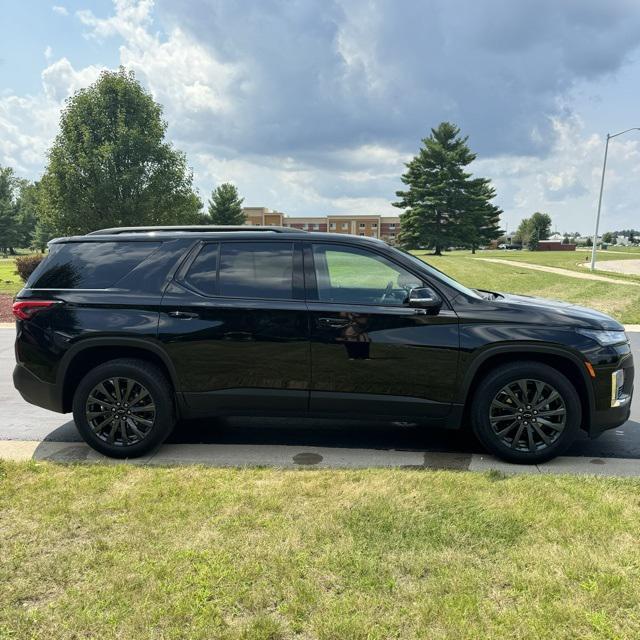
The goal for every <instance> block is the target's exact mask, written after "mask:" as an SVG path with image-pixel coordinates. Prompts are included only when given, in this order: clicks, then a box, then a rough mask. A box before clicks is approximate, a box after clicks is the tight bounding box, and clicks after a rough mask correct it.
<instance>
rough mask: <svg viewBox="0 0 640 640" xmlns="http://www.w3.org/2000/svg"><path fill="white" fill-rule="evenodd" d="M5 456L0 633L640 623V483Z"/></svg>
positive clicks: (588, 633) (585, 629) (390, 632)
mask: <svg viewBox="0 0 640 640" xmlns="http://www.w3.org/2000/svg"><path fill="white" fill-rule="evenodd" d="M0 471H1V472H2V473H1V479H0V548H1V549H2V553H0V584H1V585H2V589H0V637H2V638H3V639H8V638H19V639H23V638H45V639H47V640H53V639H57V638H64V639H67V638H101V639H109V638H137V639H144V638H162V639H171V638H190V639H199V638H251V639H267V638H269V639H272V640H273V639H284V638H319V639H335V640H343V639H349V640H351V639H358V638H363V639H364V638H366V639H372V640H375V639H387V638H401V639H403V640H405V639H407V640H410V639H412V638H429V639H430V640H437V639H440V638H456V639H472V638H473V639H476V638H492V639H495V638H510V639H520V638H522V639H527V640H528V639H529V638H554V640H562V639H574V638H588V639H595V638H636V637H639V636H640V539H639V538H638V535H637V532H638V530H640V501H639V499H638V496H639V495H640V483H639V482H638V481H633V480H622V479H613V478H608V479H596V478H584V477H581V478H576V477H569V476H567V477H553V476H514V477H505V476H503V475H501V474H497V473H493V474H486V475H481V474H474V473H468V472H445V471H437V472H436V471H412V470H365V471H320V470H317V471H311V470H301V471H281V470H265V469H243V470H229V469H227V470H223V469H204V468H198V467H180V468H175V469H169V468H149V467H147V468H144V467H133V466H123V465H86V466H64V465H53V464H50V463H20V464H16V463H4V464H3V465H2V467H1V468H0Z"/></svg>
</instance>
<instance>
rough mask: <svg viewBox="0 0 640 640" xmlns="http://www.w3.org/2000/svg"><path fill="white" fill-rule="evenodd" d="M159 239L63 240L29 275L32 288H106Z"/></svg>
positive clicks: (114, 283) (156, 245) (147, 255)
mask: <svg viewBox="0 0 640 640" xmlns="http://www.w3.org/2000/svg"><path fill="white" fill-rule="evenodd" d="M161 244H162V243H161V242H66V243H62V244H57V245H53V246H52V248H51V252H50V253H49V256H48V257H47V259H46V260H44V261H43V262H42V263H41V264H40V265H39V266H38V268H37V269H36V270H35V271H34V272H33V273H32V274H31V277H30V278H29V280H28V281H27V285H26V286H27V287H30V288H32V289H108V288H109V287H113V286H115V285H116V284H117V283H118V281H120V280H121V279H122V278H124V276H126V275H127V274H128V273H129V272H130V271H132V270H133V269H135V268H136V267H137V266H138V265H139V264H140V263H141V262H142V261H143V260H145V259H146V258H148V257H149V256H150V255H151V254H152V253H153V252H154V251H155V250H156V249H157V248H158V247H159V246H160V245H161Z"/></svg>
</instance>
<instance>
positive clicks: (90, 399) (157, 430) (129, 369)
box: [73, 358, 175, 458]
mask: <svg viewBox="0 0 640 640" xmlns="http://www.w3.org/2000/svg"><path fill="white" fill-rule="evenodd" d="M73 418H74V421H75V423H76V426H77V428H78V431H79V432H80V435H81V436H82V437H83V438H84V440H85V441H86V442H87V443H88V444H89V445H91V446H92V447H93V448H94V449H95V450H96V451H99V452H100V453H102V454H104V455H107V456H111V457H113V458H135V457H138V456H141V455H144V454H146V453H149V452H150V451H152V450H154V449H155V448H156V447H158V446H159V445H160V444H161V443H162V442H164V440H165V439H166V438H167V436H168V435H169V434H170V433H171V430H172V429H173V426H174V424H175V408H174V392H173V388H172V387H171V384H170V383H169V381H168V380H167V378H166V376H165V375H164V373H163V372H162V370H160V369H159V367H158V366H156V365H155V364H153V363H151V362H148V361H146V360H138V359H133V358H119V359H117V360H110V361H108V362H104V363H102V364H99V365H97V366H96V367H95V368H94V369H92V370H91V371H89V372H88V373H87V374H86V375H85V377H84V378H83V379H82V380H81V381H80V384H79V385H78V388H77V389H76V392H75V394H74V396H73Z"/></svg>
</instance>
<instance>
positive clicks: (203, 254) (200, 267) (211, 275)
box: [184, 244, 219, 296]
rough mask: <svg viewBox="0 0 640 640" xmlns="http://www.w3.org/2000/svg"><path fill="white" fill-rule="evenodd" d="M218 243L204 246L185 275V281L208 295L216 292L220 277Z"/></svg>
mask: <svg viewBox="0 0 640 640" xmlns="http://www.w3.org/2000/svg"><path fill="white" fill-rule="evenodd" d="M218 251H219V245H218V244H206V245H205V246H204V247H202V249H201V251H200V253H199V254H198V255H197V257H196V259H195V260H194V261H193V264H192V265H191V266H190V267H189V271H188V272H187V275H186V277H185V279H184V280H185V282H186V283H187V284H188V285H189V286H191V287H192V288H193V289H195V290H196V291H199V292H200V293H204V294H205V295H207V296H213V295H215V294H216V289H217V278H218Z"/></svg>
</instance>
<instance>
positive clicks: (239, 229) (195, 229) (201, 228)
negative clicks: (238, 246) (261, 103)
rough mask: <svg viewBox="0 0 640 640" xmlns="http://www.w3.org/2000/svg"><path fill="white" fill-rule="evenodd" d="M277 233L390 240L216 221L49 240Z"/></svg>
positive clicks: (281, 235) (324, 238)
mask: <svg viewBox="0 0 640 640" xmlns="http://www.w3.org/2000/svg"><path fill="white" fill-rule="evenodd" d="M270 233H272V234H274V235H277V236H278V239H285V238H287V239H291V240H298V241H299V240H314V241H318V240H321V241H325V242H326V241H327V240H330V241H333V242H344V241H345V240H348V241H349V242H351V243H354V244H376V245H383V246H385V247H386V246H387V244H386V243H385V242H384V241H382V240H379V239H378V238H370V237H367V236H357V235H351V234H347V233H341V234H330V233H326V232H322V231H317V232H313V231H303V230H301V229H295V228H291V227H270V226H260V227H258V226H248V225H243V226H216V225H191V226H175V227H113V228H110V229H100V230H98V231H92V232H91V233H88V234H87V235H84V236H73V237H66V238H55V239H54V240H51V242H50V243H49V244H57V243H61V242H87V241H92V242H100V241H111V242H114V241H118V240H121V241H123V240H138V241H141V240H158V239H160V238H162V239H166V240H169V239H176V238H182V239H185V238H189V239H190V238H194V239H198V238H203V239H206V238H219V237H221V236H227V237H228V236H234V237H238V238H243V239H249V238H251V239H257V238H264V237H265V236H267V235H268V234H270Z"/></svg>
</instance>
